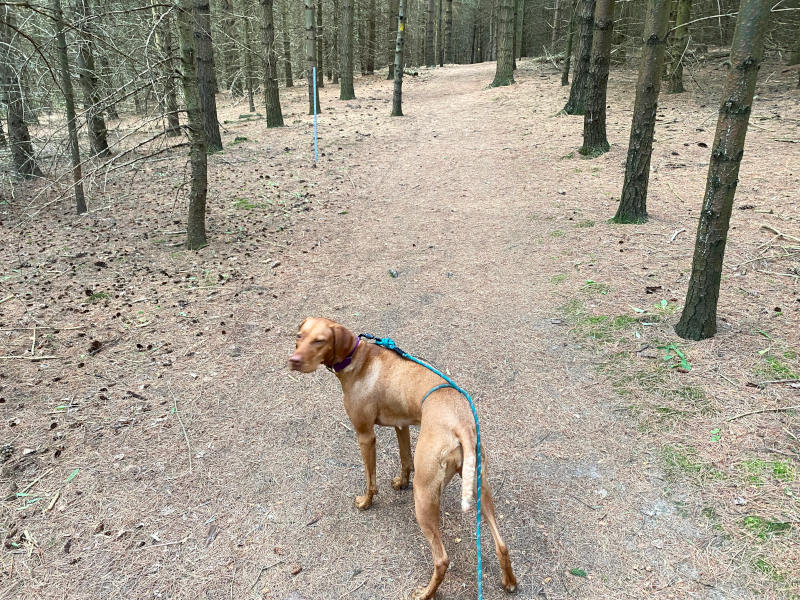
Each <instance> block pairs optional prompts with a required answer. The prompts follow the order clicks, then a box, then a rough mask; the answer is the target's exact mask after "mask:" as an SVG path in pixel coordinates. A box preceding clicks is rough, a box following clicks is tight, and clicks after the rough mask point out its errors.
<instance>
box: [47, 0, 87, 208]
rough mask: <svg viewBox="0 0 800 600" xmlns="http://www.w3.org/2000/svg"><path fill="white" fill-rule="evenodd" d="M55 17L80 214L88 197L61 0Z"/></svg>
mask: <svg viewBox="0 0 800 600" xmlns="http://www.w3.org/2000/svg"><path fill="white" fill-rule="evenodd" d="M51 7H52V10H53V19H54V22H55V27H56V46H57V48H58V62H59V66H60V70H61V90H62V91H63V92H64V104H66V109H67V132H68V135H69V147H70V157H71V158H72V181H73V186H74V190H75V207H76V209H77V211H78V214H79V215H81V214H83V213H85V212H86V198H85V196H84V194H83V174H82V173H81V151H80V147H79V146H78V127H77V122H76V119H75V93H74V91H73V89H72V74H71V73H70V71H69V59H68V57H67V40H66V38H65V37H64V13H63V12H62V10H61V0H52V4H51Z"/></svg>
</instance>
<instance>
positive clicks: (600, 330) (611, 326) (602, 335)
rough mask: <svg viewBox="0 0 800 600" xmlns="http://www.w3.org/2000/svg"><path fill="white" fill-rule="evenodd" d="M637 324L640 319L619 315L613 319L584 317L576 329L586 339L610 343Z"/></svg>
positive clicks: (598, 316) (602, 316) (599, 316)
mask: <svg viewBox="0 0 800 600" xmlns="http://www.w3.org/2000/svg"><path fill="white" fill-rule="evenodd" d="M637 323H639V320H638V319H635V318H634V317H630V316H628V315H619V316H617V317H613V318H612V317H609V316H606V315H596V316H591V317H583V318H582V319H580V320H579V321H578V323H577V324H576V328H577V329H578V331H580V332H581V333H582V334H583V335H585V336H586V337H590V338H592V339H594V340H598V341H601V342H609V341H612V340H613V339H614V338H615V337H616V334H617V333H619V332H620V331H622V330H623V329H627V328H628V327H630V326H631V325H636V324H637Z"/></svg>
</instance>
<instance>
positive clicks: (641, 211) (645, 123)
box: [613, 0, 670, 223]
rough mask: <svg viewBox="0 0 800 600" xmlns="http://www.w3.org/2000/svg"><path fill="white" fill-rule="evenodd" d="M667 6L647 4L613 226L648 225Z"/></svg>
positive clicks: (659, 1)
mask: <svg viewBox="0 0 800 600" xmlns="http://www.w3.org/2000/svg"><path fill="white" fill-rule="evenodd" d="M669 5H670V0H649V1H648V3H647V13H646V15H645V23H644V39H643V40H642V42H643V44H642V59H641V60H642V62H641V65H640V66H639V80H638V82H637V84H636V100H635V102H634V105H633V123H632V124H631V137H630V142H629V144H628V159H627V162H626V165H625V183H624V184H623V186H622V197H621V199H620V203H619V207H618V209H617V214H616V215H615V216H614V218H613V221H614V222H615V223H644V222H645V221H647V184H648V182H649V179H650V156H651V154H652V152H653V131H654V130H655V127H656V109H657V108H658V94H659V91H660V90H661V74H662V73H663V71H664V50H665V45H666V43H667V35H668V34H667V28H668V27H667V26H668V24H669Z"/></svg>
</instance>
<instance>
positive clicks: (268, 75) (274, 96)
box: [260, 0, 283, 127]
mask: <svg viewBox="0 0 800 600" xmlns="http://www.w3.org/2000/svg"><path fill="white" fill-rule="evenodd" d="M260 2H261V41H262V43H263V44H264V53H263V60H264V109H265V111H266V113H267V127H283V113H282V112H281V98H280V94H279V93H278V56H277V55H276V53H275V18H274V12H273V0H260Z"/></svg>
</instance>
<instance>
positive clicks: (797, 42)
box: [786, 27, 800, 67]
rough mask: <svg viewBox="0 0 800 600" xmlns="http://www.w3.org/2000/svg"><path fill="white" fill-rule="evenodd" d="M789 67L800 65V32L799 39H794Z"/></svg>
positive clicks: (799, 32) (788, 62) (798, 33)
mask: <svg viewBox="0 0 800 600" xmlns="http://www.w3.org/2000/svg"><path fill="white" fill-rule="evenodd" d="M798 29H800V27H799V28H798ZM786 64H787V65H788V66H790V67H791V66H793V65H800V31H798V32H797V37H796V38H795V39H794V48H792V51H791V52H790V53H789V59H788V61H787V62H786Z"/></svg>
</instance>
